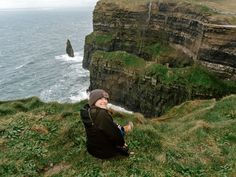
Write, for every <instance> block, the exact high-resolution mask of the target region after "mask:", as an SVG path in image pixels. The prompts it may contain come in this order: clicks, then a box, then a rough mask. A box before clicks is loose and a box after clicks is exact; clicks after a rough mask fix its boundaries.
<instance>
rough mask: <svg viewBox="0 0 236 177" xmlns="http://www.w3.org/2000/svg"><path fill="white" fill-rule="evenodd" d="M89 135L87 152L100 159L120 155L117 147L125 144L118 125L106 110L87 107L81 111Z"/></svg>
mask: <svg viewBox="0 0 236 177" xmlns="http://www.w3.org/2000/svg"><path fill="white" fill-rule="evenodd" d="M80 114H81V118H82V121H83V123H84V126H85V130H86V135H87V150H88V152H89V153H90V154H91V155H93V156H95V157H98V158H102V159H104V158H110V157H113V156H115V155H117V154H119V152H118V149H117V147H119V146H123V145H124V144H125V141H124V137H123V136H122V135H121V132H120V130H119V128H118V127H117V124H115V123H114V122H113V119H112V117H111V115H110V113H109V112H108V110H106V109H102V108H98V107H95V106H94V107H91V108H90V107H89V105H85V106H84V107H83V108H82V109H81V110H80Z"/></svg>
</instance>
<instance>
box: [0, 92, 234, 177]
mask: <svg viewBox="0 0 236 177" xmlns="http://www.w3.org/2000/svg"><path fill="white" fill-rule="evenodd" d="M84 103H85V102H81V103H77V104H58V103H47V104H46V103H42V102H41V101H40V100H38V99H37V98H30V99H27V100H19V101H13V102H0V135H1V136H0V148H1V151H0V158H1V162H0V176H43V175H44V176H92V177H94V176H233V174H235V173H236V166H235V162H236V144H235V143H236V125H235V124H236V95H231V96H228V97H225V98H223V99H222V100H219V101H216V100H214V99H212V100H195V101H189V102H185V103H183V104H181V105H179V106H176V107H174V108H173V109H171V110H170V111H169V112H168V113H167V114H165V115H164V116H162V117H160V118H159V119H152V120H144V119H142V118H141V117H140V116H138V115H132V116H130V115H123V114H119V113H115V114H114V116H115V119H116V121H118V122H119V123H126V122H127V121H128V120H132V121H133V122H134V123H135V130H134V131H133V132H132V133H131V134H129V135H127V137H126V139H127V143H128V144H129V146H130V149H131V150H132V151H133V152H134V155H131V156H130V157H129V158H122V157H117V158H114V159H110V160H99V159H95V158H93V157H92V156H90V155H89V154H88V153H87V152H86V149H85V133H84V128H83V125H82V123H81V120H80V117H79V114H78V110H79V109H80V107H81V106H82V105H83V104H84Z"/></svg>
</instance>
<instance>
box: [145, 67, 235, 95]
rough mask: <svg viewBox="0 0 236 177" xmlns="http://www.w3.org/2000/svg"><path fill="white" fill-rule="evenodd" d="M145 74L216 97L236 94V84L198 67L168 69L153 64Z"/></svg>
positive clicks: (166, 82)
mask: <svg viewBox="0 0 236 177" xmlns="http://www.w3.org/2000/svg"><path fill="white" fill-rule="evenodd" d="M145 73H146V74H147V75H148V76H151V77H154V78H157V79H158V80H159V81H160V82H162V83H165V84H170V85H182V86H186V87H187V88H189V89H191V90H192V89H195V90H196V91H198V92H202V93H204V92H206V93H207V92H209V91H210V92H211V91H212V92H213V93H214V94H215V96H222V95H225V94H229V93H236V84H235V82H233V81H224V80H220V79H219V78H217V77H216V76H214V75H213V74H212V73H210V72H209V71H207V70H206V69H204V68H202V67H200V66H197V65H196V66H192V67H186V68H167V66H165V65H160V64H153V65H151V66H149V67H148V68H146V72H145Z"/></svg>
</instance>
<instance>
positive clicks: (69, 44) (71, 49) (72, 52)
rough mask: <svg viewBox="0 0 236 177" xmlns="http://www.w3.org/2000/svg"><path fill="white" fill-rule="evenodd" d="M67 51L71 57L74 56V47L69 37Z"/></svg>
mask: <svg viewBox="0 0 236 177" xmlns="http://www.w3.org/2000/svg"><path fill="white" fill-rule="evenodd" d="M66 53H67V54H68V55H69V56H70V57H74V56H75V55H74V50H73V48H72V45H71V43H70V40H69V39H67V42H66Z"/></svg>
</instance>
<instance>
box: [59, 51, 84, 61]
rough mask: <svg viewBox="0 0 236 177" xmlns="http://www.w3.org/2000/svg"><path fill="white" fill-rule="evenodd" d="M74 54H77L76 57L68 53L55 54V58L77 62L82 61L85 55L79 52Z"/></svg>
mask: <svg viewBox="0 0 236 177" xmlns="http://www.w3.org/2000/svg"><path fill="white" fill-rule="evenodd" d="M74 54H75V56H74V57H70V56H69V55H67V54H64V55H58V56H55V59H57V60H62V61H66V62H76V63H77V62H82V60H83V56H82V55H81V54H80V53H79V52H75V53H74Z"/></svg>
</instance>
